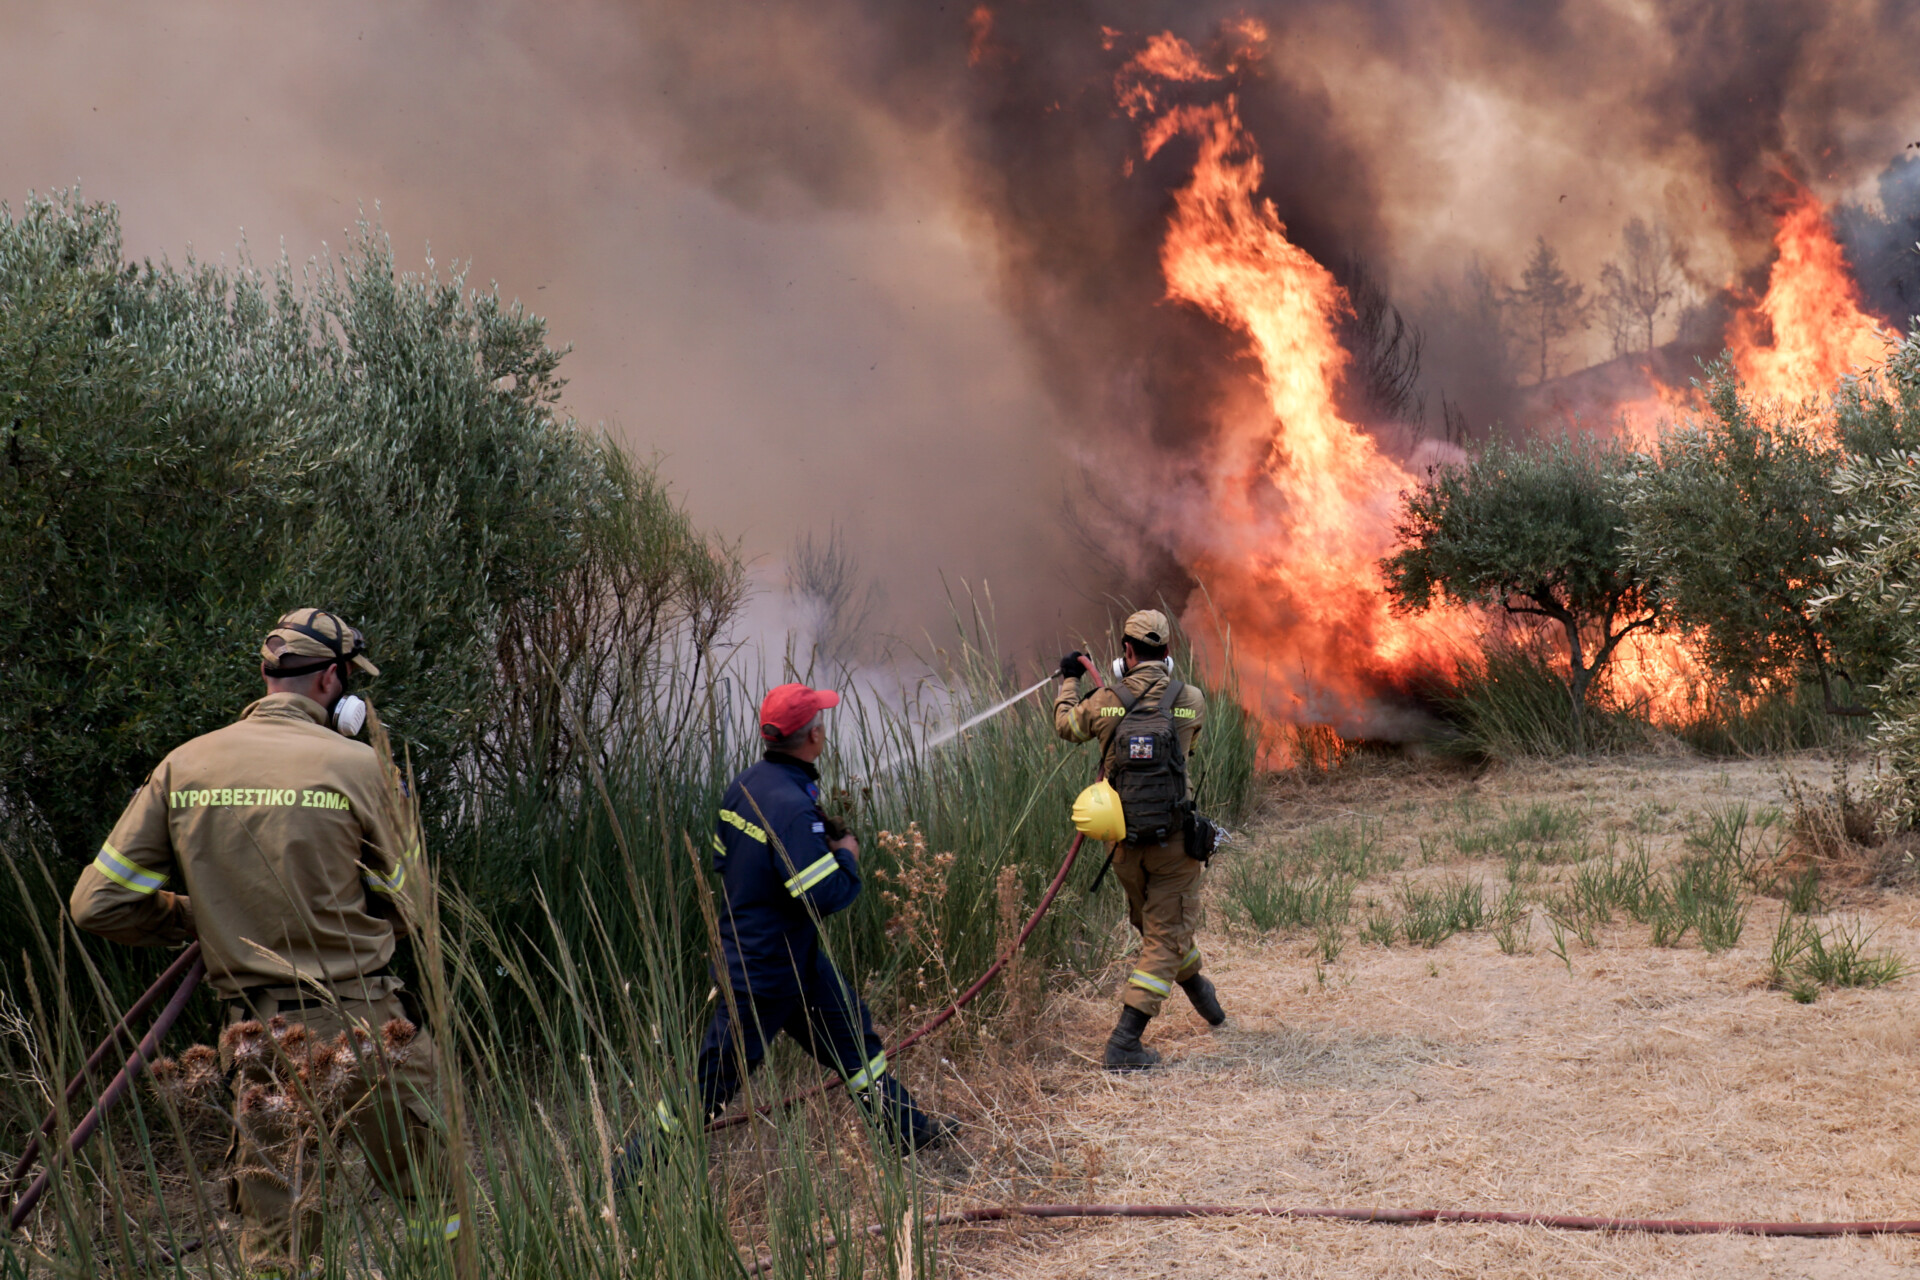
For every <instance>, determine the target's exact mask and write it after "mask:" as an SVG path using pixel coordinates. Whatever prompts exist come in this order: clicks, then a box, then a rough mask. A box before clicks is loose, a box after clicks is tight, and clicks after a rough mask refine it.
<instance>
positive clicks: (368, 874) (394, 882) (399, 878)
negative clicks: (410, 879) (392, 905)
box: [360, 862, 407, 898]
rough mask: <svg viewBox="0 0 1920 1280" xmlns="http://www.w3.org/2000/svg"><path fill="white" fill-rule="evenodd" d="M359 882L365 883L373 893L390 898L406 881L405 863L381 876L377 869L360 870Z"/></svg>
mask: <svg viewBox="0 0 1920 1280" xmlns="http://www.w3.org/2000/svg"><path fill="white" fill-rule="evenodd" d="M360 883H361V884H364V885H366V886H367V888H369V889H371V890H373V891H374V892H375V893H380V894H385V895H386V896H387V897H389V898H391V897H392V896H393V895H394V894H396V893H399V892H400V890H401V888H402V886H404V885H405V884H406V883H407V864H406V863H404V862H403V863H401V864H400V865H399V866H397V867H395V868H394V869H393V874H392V875H390V876H383V875H381V874H380V873H379V872H378V871H374V870H372V869H368V870H365V871H362V872H361V873H360Z"/></svg>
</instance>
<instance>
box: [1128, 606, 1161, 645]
mask: <svg viewBox="0 0 1920 1280" xmlns="http://www.w3.org/2000/svg"><path fill="white" fill-rule="evenodd" d="M1122 634H1124V635H1125V636H1126V637H1127V638H1128V639H1130V640H1138V641H1140V642H1141V643H1143V644H1169V643H1171V642H1172V640H1173V628H1172V627H1171V626H1169V625H1167V615H1166V614H1164V613H1162V612H1160V611H1159V610H1158V609H1142V610H1140V612H1138V613H1136V614H1134V615H1133V616H1132V617H1130V618H1128V619H1127V626H1126V630H1125V631H1124V632H1123V633H1122Z"/></svg>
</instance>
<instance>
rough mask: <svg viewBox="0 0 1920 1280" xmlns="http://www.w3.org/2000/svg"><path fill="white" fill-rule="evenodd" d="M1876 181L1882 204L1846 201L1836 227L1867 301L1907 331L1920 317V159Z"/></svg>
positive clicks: (1896, 165)
mask: <svg viewBox="0 0 1920 1280" xmlns="http://www.w3.org/2000/svg"><path fill="white" fill-rule="evenodd" d="M1875 185H1876V193H1875V194H1876V195H1877V196H1878V201H1877V205H1878V207H1874V206H1873V205H1870V204H1867V203H1864V202H1861V203H1848V204H1843V205H1841V206H1840V208H1839V210H1838V211H1837V212H1836V214H1835V216H1834V222H1835V230H1836V231H1837V232H1838V234H1839V237H1840V243H1841V244H1842V245H1843V246H1844V247H1845V248H1846V251H1847V261H1848V263H1849V264H1850V265H1851V266H1852V267H1853V274H1854V278H1855V279H1856V280H1857V281H1859V283H1860V294H1861V303H1862V305H1864V306H1865V307H1866V309H1867V310H1869V311H1871V312H1873V313H1874V314H1875V315H1877V316H1879V317H1880V319H1882V320H1884V321H1885V322H1886V323H1887V324H1889V325H1891V326H1892V327H1893V328H1894V329H1896V330H1898V331H1900V332H1903V333H1904V332H1905V331H1906V330H1907V329H1908V327H1909V326H1910V325H1912V323H1913V322H1914V320H1915V318H1916V317H1920V248H1916V242H1920V158H1916V157H1914V156H1913V155H1911V154H1909V155H1906V156H1903V157H1901V158H1900V159H1898V160H1895V161H1894V162H1893V163H1892V164H1890V165H1888V166H1887V167H1886V169H1885V170H1884V171H1883V172H1882V173H1881V174H1880V178H1879V181H1878V182H1877V183H1876V184H1875Z"/></svg>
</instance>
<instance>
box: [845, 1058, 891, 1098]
mask: <svg viewBox="0 0 1920 1280" xmlns="http://www.w3.org/2000/svg"><path fill="white" fill-rule="evenodd" d="M885 1074H887V1052H886V1050H884V1049H882V1050H881V1051H880V1052H879V1053H876V1054H875V1055H873V1061H871V1062H869V1063H867V1065H866V1066H864V1067H862V1068H860V1070H858V1071H856V1072H854V1073H853V1074H852V1075H850V1076H848V1077H847V1088H848V1089H850V1090H852V1091H853V1092H854V1093H865V1092H866V1091H867V1090H868V1089H871V1088H873V1086H874V1083H875V1082H876V1081H877V1080H879V1079H880V1077H881V1076H883V1075H885Z"/></svg>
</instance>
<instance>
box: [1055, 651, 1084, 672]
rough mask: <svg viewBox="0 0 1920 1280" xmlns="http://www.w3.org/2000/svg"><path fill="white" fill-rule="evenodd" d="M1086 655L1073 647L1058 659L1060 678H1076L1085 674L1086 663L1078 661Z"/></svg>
mask: <svg viewBox="0 0 1920 1280" xmlns="http://www.w3.org/2000/svg"><path fill="white" fill-rule="evenodd" d="M1086 656H1087V655H1086V654H1084V653H1081V652H1080V651H1079V650H1078V649H1075V650H1074V651H1073V652H1072V653H1070V654H1068V655H1067V656H1066V657H1064V658H1062V659H1060V678H1061V679H1062V680H1078V679H1079V678H1080V677H1081V676H1083V675H1085V674H1087V668H1086V665H1085V664H1084V663H1082V662H1081V661H1080V660H1081V659H1082V658H1084V657H1086Z"/></svg>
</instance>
